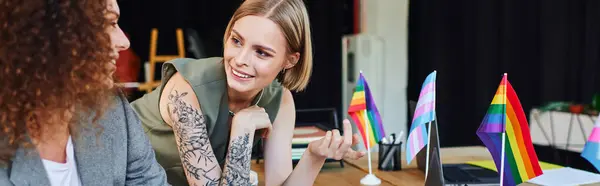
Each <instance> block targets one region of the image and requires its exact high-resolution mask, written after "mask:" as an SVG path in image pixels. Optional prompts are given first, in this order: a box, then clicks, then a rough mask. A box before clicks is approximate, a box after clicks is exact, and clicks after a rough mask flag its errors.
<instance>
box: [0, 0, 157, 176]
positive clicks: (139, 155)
mask: <svg viewBox="0 0 600 186" xmlns="http://www.w3.org/2000/svg"><path fill="white" fill-rule="evenodd" d="M119 14H120V11H119V7H118V5H117V2H116V0H27V1H12V0H11V1H6V0H0V43H1V44H0V64H1V65H0V85H2V90H0V185H3V186H5V185H51V186H62V185H71V186H74V185H75V186H77V185H166V184H167V182H166V176H165V172H164V170H163V169H162V167H161V166H160V165H159V164H158V163H157V161H156V160H155V157H154V151H153V150H152V147H151V145H150V143H149V141H148V139H147V138H146V136H145V135H144V132H143V130H142V127H141V125H140V120H139V119H138V118H137V116H136V115H135V112H134V111H133V110H132V109H131V107H130V106H129V104H128V102H127V100H126V99H125V98H124V97H123V96H122V95H121V94H120V93H119V91H118V88H117V87H115V86H114V81H113V78H112V76H113V72H114V71H115V60H116V59H117V58H118V52H119V51H122V50H125V49H127V48H128V47H129V41H128V40H127V38H126V37H125V35H124V33H123V31H122V30H121V29H120V28H119V26H118V24H117V20H118V18H119Z"/></svg>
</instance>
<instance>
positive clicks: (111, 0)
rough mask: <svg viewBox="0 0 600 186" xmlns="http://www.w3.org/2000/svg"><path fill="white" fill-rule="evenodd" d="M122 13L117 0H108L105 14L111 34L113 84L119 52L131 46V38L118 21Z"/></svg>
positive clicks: (111, 80)
mask: <svg viewBox="0 0 600 186" xmlns="http://www.w3.org/2000/svg"><path fill="white" fill-rule="evenodd" d="M120 15H121V10H120V9H119V5H118V4H117V1H116V0H108V9H107V13H106V14H105V16H106V19H107V20H108V21H109V26H108V27H107V28H106V32H107V34H108V35H109V36H110V42H111V48H112V53H111V54H110V56H111V58H112V59H113V60H111V63H110V64H108V65H110V67H109V68H110V69H112V70H111V76H110V78H109V80H108V81H109V82H108V83H109V84H111V85H112V84H113V83H114V80H113V79H112V73H114V71H115V70H116V64H117V59H119V52H120V51H123V50H127V49H128V48H129V39H127V37H126V36H125V33H123V30H121V28H120V27H119V24H118V21H119V16H120Z"/></svg>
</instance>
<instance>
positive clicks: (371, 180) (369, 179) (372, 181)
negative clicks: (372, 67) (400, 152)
mask: <svg viewBox="0 0 600 186" xmlns="http://www.w3.org/2000/svg"><path fill="white" fill-rule="evenodd" d="M360 74H361V75H362V70H361V71H360ZM365 93H366V92H365ZM365 96H366V95H365ZM363 114H364V116H363V119H364V121H365V122H364V123H365V126H364V128H365V138H366V142H367V158H368V160H369V174H367V175H366V176H365V177H363V178H362V179H361V180H360V183H361V184H363V185H379V184H381V180H380V179H379V178H377V177H376V176H375V175H373V170H372V168H371V143H370V141H371V140H369V127H371V124H370V122H369V116H368V115H367V114H368V113H367V109H365V110H363Z"/></svg>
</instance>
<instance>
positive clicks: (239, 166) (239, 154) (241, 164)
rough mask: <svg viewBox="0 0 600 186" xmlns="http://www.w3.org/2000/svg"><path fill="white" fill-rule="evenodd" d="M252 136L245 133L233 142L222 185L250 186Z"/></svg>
mask: <svg viewBox="0 0 600 186" xmlns="http://www.w3.org/2000/svg"><path fill="white" fill-rule="evenodd" d="M249 141H250V134H249V133H245V134H244V135H243V136H238V137H237V138H236V139H234V140H233V141H232V142H231V146H230V147H229V153H228V154H227V166H226V168H225V171H224V172H223V176H224V177H225V179H224V180H223V183H222V184H221V185H250V184H251V183H250V155H251V152H252V144H251V143H250V142H249Z"/></svg>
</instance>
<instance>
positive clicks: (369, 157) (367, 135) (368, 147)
mask: <svg viewBox="0 0 600 186" xmlns="http://www.w3.org/2000/svg"><path fill="white" fill-rule="evenodd" d="M368 119H369V118H368V116H367V112H366V110H365V111H364V120H365V124H366V123H367V122H369V120H368ZM369 127H370V126H367V125H365V127H364V128H365V135H366V138H367V158H368V159H369V174H373V171H372V169H371V143H370V141H371V140H370V139H369Z"/></svg>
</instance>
